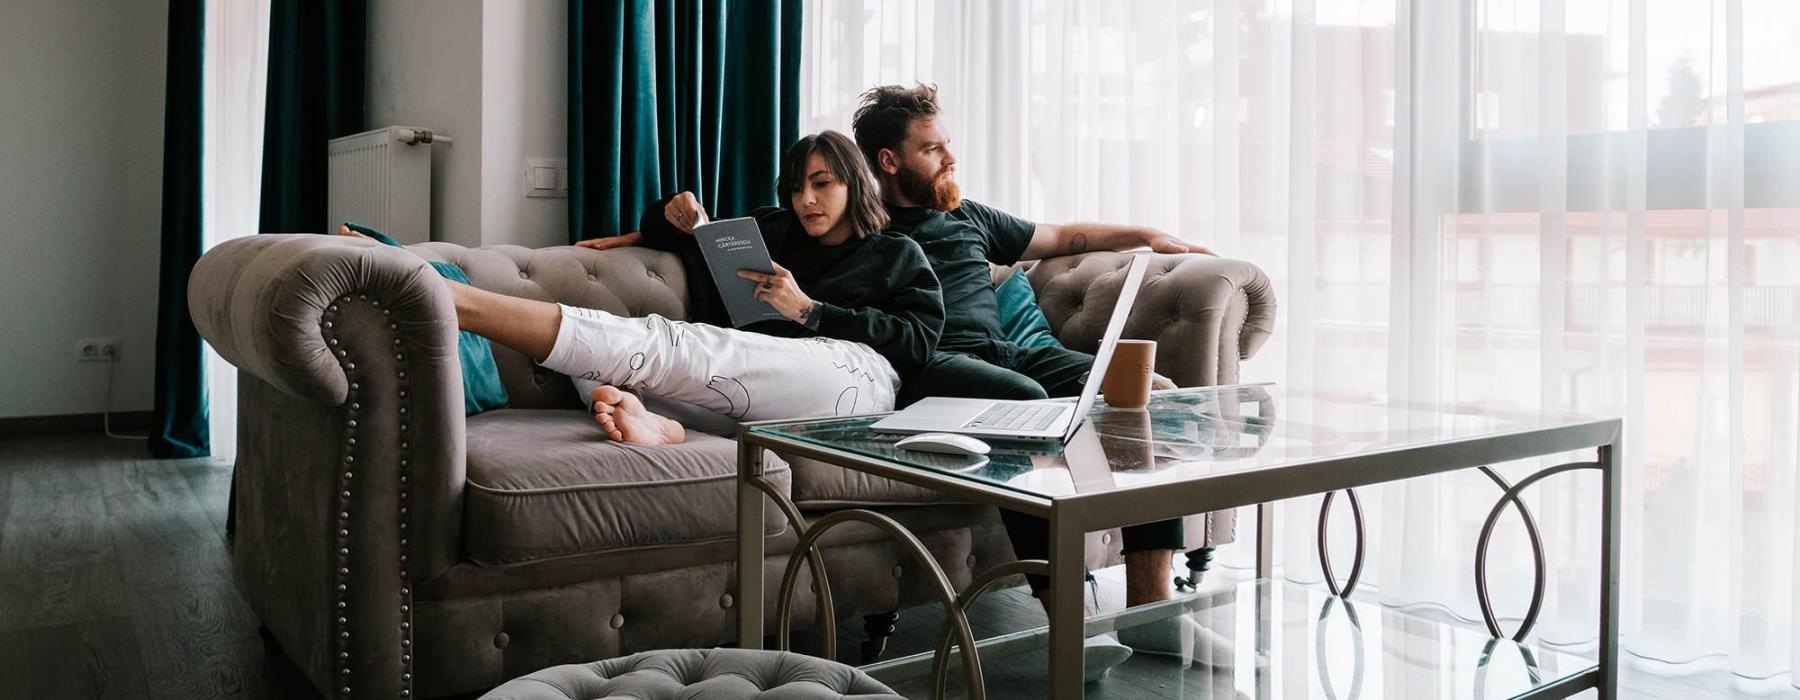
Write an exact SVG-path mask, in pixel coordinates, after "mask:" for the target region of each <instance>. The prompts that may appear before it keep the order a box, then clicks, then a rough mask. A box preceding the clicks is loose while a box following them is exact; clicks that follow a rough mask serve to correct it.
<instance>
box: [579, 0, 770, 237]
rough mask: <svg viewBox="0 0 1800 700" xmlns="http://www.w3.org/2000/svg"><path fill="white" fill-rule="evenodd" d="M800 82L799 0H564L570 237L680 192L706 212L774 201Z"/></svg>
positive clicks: (602, 228) (614, 227)
mask: <svg viewBox="0 0 1800 700" xmlns="http://www.w3.org/2000/svg"><path fill="white" fill-rule="evenodd" d="M799 82H800V0H762V1H759V2H729V1H728V0H611V1H604V2H584V1H583V0H570V2H569V239H570V241H571V242H573V241H579V240H582V239H584V238H595V237H600V236H611V235H617V234H619V233H623V232H626V231H634V230H637V227H638V217H639V216H640V215H641V214H642V212H643V208H644V205H646V204H648V203H650V202H652V201H654V200H656V199H659V198H661V197H664V196H667V195H669V194H673V193H675V192H679V191H682V190H692V191H693V192H694V193H695V194H696V195H698V196H699V197H700V201H701V202H702V203H704V204H705V205H706V207H707V209H708V211H710V212H712V213H713V215H714V216H715V217H726V216H736V215H741V214H744V213H748V212H749V211H750V210H751V209H754V208H756V207H758V206H763V205H768V204H774V203H775V175H776V172H777V170H779V168H780V155H781V149H783V148H785V147H786V146H787V145H788V144H790V143H793V142H794V141H795V140H796V139H797V138H798V137H799V133H798V132H799V122H800V92H799Z"/></svg>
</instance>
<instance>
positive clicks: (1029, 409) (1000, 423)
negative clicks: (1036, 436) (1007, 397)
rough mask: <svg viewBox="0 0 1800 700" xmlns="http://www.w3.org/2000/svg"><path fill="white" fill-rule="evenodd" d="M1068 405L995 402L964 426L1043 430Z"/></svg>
mask: <svg viewBox="0 0 1800 700" xmlns="http://www.w3.org/2000/svg"><path fill="white" fill-rule="evenodd" d="M1068 409H1069V407H1068V406H1066V405H1061V404H1041V403H997V404H994V405H993V406H991V407H989V408H988V410H986V411H982V412H981V415H979V416H976V417H975V420H972V421H969V422H968V424H966V425H964V426H963V427H965V428H982V429H986V430H1043V429H1045V428H1048V427H1050V424H1051V423H1053V422H1055V421H1056V419H1057V417H1058V416H1061V415H1062V414H1063V411H1066V410H1068Z"/></svg>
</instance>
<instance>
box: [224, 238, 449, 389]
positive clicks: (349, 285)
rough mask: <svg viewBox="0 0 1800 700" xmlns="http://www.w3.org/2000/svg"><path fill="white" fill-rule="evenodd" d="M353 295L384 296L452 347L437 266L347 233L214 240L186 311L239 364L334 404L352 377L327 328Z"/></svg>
mask: <svg viewBox="0 0 1800 700" xmlns="http://www.w3.org/2000/svg"><path fill="white" fill-rule="evenodd" d="M349 294H374V295H377V296H379V297H380V298H382V299H384V300H386V303H387V304H388V308H389V309H390V310H392V311H394V312H395V313H403V314H404V316H403V319H404V320H405V322H406V328H405V329H404V331H405V333H406V335H408V336H411V337H415V338H418V339H419V340H421V341H424V340H427V339H429V340H431V341H433V344H435V345H440V346H447V347H450V348H451V349H452V351H454V348H455V344H454V343H455V330H456V312H455V309H454V308H452V306H451V303H450V298H449V295H448V294H446V293H445V292H444V288H443V285H442V284H441V283H439V282H438V281H437V275H436V273H435V272H434V271H432V270H431V268H430V266H429V265H426V264H425V262H424V261H423V260H421V259H419V258H418V257H417V256H415V255H412V254H409V253H407V252H405V251H402V250H397V249H394V248H391V247H388V246H384V245H380V244H377V243H375V242H373V241H367V240H361V239H355V238H349V237H343V236H320V235H312V234H263V235H255V236H243V237H240V238H234V239H231V240H229V241H226V242H224V243H221V244H219V245H217V246H214V247H213V249H212V250H209V251H207V253H206V254H205V255H203V256H201V258H200V261H199V262H198V263H196V264H195V265H194V270H193V274H192V275H191V276H190V278H189V281H188V310H189V312H190V313H191V314H192V315H193V318H194V326H195V327H196V328H198V329H199V331H200V335H201V336H202V337H204V338H206V342H207V343H210V344H211V345H212V347H213V349H214V350H216V351H218V353H219V356H220V357H223V358H225V360H226V361H228V362H230V363H231V364H232V365H234V366H236V367H237V368H238V369H239V370H243V371H246V372H249V373H251V374H254V375H256V376H257V377H258V378H260V379H262V380H263V381H265V382H268V383H269V384H271V385H273V386H275V387H276V388H279V389H281V390H283V391H286V392H288V393H290V394H293V395H295V396H299V397H302V398H305V399H307V400H310V401H314V402H317V403H321V404H325V405H337V404H341V403H343V402H344V400H345V396H346V395H347V393H348V391H349V387H350V382H349V380H348V379H347V378H346V376H345V372H344V369H343V367H342V366H340V363H339V362H338V358H337V356H336V355H334V354H333V352H332V348H330V347H328V345H327V344H326V340H325V338H324V335H323V333H322V330H323V328H324V326H323V325H322V324H323V321H324V318H323V317H324V315H325V314H326V313H327V311H328V310H330V309H331V306H332V305H333V304H334V303H336V302H337V301H338V300H339V299H341V298H342V297H344V296H345V295H349ZM452 358H454V352H452Z"/></svg>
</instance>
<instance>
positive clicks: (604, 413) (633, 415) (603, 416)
mask: <svg viewBox="0 0 1800 700" xmlns="http://www.w3.org/2000/svg"><path fill="white" fill-rule="evenodd" d="M592 396H593V399H594V420H595V421H598V422H599V423H600V428H601V429H603V430H605V431H606V434H607V436H608V437H611V438H612V439H614V440H617V441H619V442H625V443H630V444H633V445H679V444H681V443H683V442H686V441H687V429H686V428H683V427H681V424H680V423H677V422H675V421H673V420H670V419H668V418H664V417H662V416H659V415H656V414H654V413H651V412H650V409H647V408H644V402H643V401H639V400H638V397H637V395H636V394H633V393H631V392H628V391H624V390H622V389H620V388H618V387H615V386H608V385H605V384H602V385H600V386H597V387H594V392H593V394H592Z"/></svg>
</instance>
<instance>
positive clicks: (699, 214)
mask: <svg viewBox="0 0 1800 700" xmlns="http://www.w3.org/2000/svg"><path fill="white" fill-rule="evenodd" d="M663 218H665V219H668V220H669V223H671V224H674V225H675V228H678V229H681V230H683V231H686V232H688V233H693V232H694V228H695V227H697V226H700V225H703V224H705V223H706V222H708V221H711V219H708V218H706V207H702V206H700V199H699V198H698V197H695V196H694V193H692V192H683V193H681V194H678V195H675V197H674V198H672V199H670V200H669V203H668V205H666V206H664V207H663Z"/></svg>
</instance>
